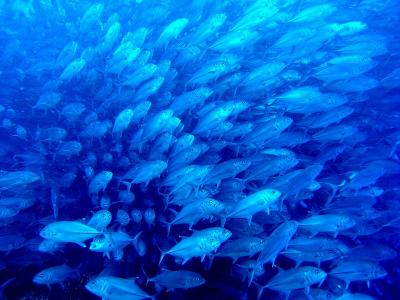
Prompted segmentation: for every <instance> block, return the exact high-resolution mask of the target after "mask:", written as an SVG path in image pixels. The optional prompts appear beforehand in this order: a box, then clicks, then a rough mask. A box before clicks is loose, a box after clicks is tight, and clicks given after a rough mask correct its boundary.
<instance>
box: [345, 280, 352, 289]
mask: <svg viewBox="0 0 400 300" xmlns="http://www.w3.org/2000/svg"><path fill="white" fill-rule="evenodd" d="M350 283H351V282H350V281H346V287H345V289H346V290H348V289H349V286H350Z"/></svg>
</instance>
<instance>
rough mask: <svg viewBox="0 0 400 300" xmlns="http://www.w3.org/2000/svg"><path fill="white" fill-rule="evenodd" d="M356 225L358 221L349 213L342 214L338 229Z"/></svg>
mask: <svg viewBox="0 0 400 300" xmlns="http://www.w3.org/2000/svg"><path fill="white" fill-rule="evenodd" d="M355 225H356V221H355V220H354V219H353V218H351V217H350V216H347V215H342V216H341V217H340V220H339V222H338V225H337V226H338V229H339V230H340V229H348V228H351V227H353V226H355Z"/></svg>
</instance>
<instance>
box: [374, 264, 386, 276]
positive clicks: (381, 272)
mask: <svg viewBox="0 0 400 300" xmlns="http://www.w3.org/2000/svg"><path fill="white" fill-rule="evenodd" d="M372 275H373V277H375V278H381V277H385V276H386V275H387V271H386V270H385V269H384V268H383V267H382V266H380V265H378V264H376V265H375V266H374V267H373V269H372Z"/></svg>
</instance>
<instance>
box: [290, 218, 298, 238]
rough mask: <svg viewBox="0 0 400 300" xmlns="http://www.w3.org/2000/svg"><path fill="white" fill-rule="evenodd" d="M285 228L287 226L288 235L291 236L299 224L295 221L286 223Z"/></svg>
mask: <svg viewBox="0 0 400 300" xmlns="http://www.w3.org/2000/svg"><path fill="white" fill-rule="evenodd" d="M287 226H288V230H287V233H288V235H289V236H293V235H294V234H295V233H296V231H297V228H298V227H299V223H297V222H296V221H288V222H287Z"/></svg>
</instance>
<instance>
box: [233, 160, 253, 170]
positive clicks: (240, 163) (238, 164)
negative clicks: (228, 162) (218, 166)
mask: <svg viewBox="0 0 400 300" xmlns="http://www.w3.org/2000/svg"><path fill="white" fill-rule="evenodd" d="M250 164H251V160H250V159H246V158H241V159H237V160H235V162H234V163H233V168H234V169H235V170H236V171H243V170H245V169H247V168H248V167H249V166H250Z"/></svg>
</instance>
